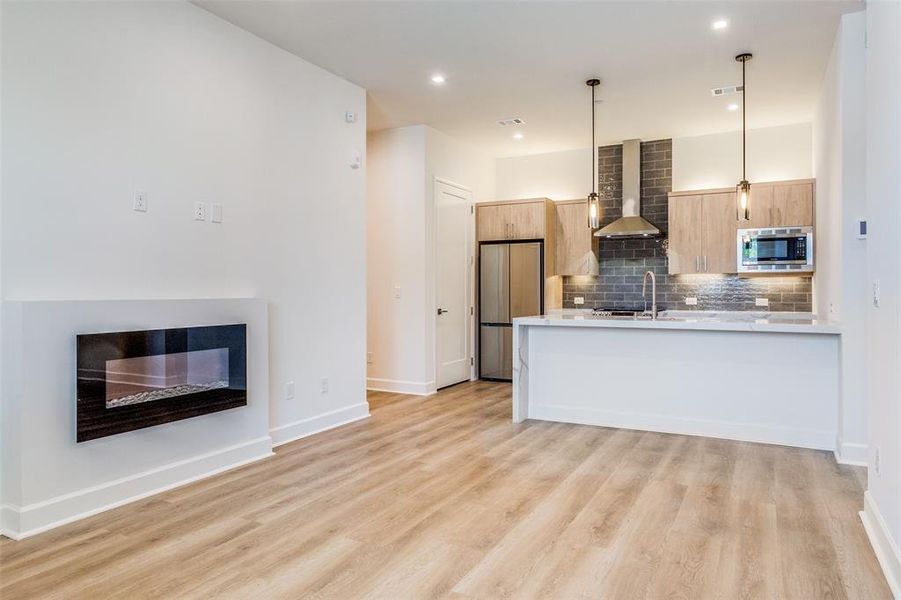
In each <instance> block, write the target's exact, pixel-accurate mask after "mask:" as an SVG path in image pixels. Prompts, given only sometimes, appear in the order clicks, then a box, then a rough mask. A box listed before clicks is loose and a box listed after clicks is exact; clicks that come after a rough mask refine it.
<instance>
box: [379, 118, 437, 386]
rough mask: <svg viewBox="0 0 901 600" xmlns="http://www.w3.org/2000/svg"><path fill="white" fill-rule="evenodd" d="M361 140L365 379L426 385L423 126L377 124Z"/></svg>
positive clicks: (393, 383) (381, 384)
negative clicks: (379, 126)
mask: <svg viewBox="0 0 901 600" xmlns="http://www.w3.org/2000/svg"><path fill="white" fill-rule="evenodd" d="M367 145H368V148H367V160H368V163H369V164H368V166H367V194H366V203H367V210H366V212H367V214H368V217H369V219H368V224H367V240H366V244H367V246H366V260H367V313H368V314H367V336H366V337H367V350H368V352H369V355H370V356H371V363H370V364H369V365H368V367H369V368H368V378H369V381H368V385H369V387H371V388H374V389H385V388H391V389H397V388H400V387H402V383H403V384H404V385H405V386H406V387H407V389H406V390H404V391H409V392H414V393H426V392H427V391H428V388H429V386H428V382H429V380H428V379H427V375H426V372H427V370H428V369H427V366H426V362H427V357H426V355H425V352H424V351H423V350H424V345H425V336H426V332H425V328H426V318H425V313H424V308H423V307H424V306H425V304H426V289H425V283H424V282H425V279H426V262H425V256H424V253H425V245H426V229H425V189H426V183H425V181H426V167H425V160H426V159H425V147H426V131H425V128H424V127H422V126H415V127H403V128H400V129H389V130H385V131H379V132H375V133H371V134H370V135H369V139H368V144H367ZM396 288H400V290H399V295H400V297H399V298H397V297H395V296H396V295H397V294H396V292H395V290H396Z"/></svg>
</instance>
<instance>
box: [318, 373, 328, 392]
mask: <svg viewBox="0 0 901 600" xmlns="http://www.w3.org/2000/svg"><path fill="white" fill-rule="evenodd" d="M319 391H320V392H322V393H323V394H328V377H323V378H322V379H320V380H319Z"/></svg>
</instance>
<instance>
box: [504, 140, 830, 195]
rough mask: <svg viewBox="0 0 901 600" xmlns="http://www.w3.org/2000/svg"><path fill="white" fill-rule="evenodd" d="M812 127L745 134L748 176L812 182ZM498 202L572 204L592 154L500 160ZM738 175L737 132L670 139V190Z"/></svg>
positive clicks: (717, 184)
mask: <svg viewBox="0 0 901 600" xmlns="http://www.w3.org/2000/svg"><path fill="white" fill-rule="evenodd" d="M811 154H812V146H811V125H810V123H799V124H796V125H785V126H782V127H768V128H765V129H752V130H749V131H748V177H749V178H750V180H751V182H752V183H753V182H754V181H781V180H787V179H807V178H810V177H813V165H812V160H811ZM495 168H496V172H497V189H496V197H497V198H498V199H503V200H515V199H520V198H551V199H552V200H573V199H576V198H582V197H584V196H586V195H587V194H588V192H590V191H591V188H590V183H591V171H590V170H589V169H590V168H591V149H590V148H581V149H578V150H567V151H565V152H550V153H547V154H533V155H531V156H515V157H511V158H498V159H496V161H495ZM740 175H741V131H732V132H728V133H717V134H712V135H702V136H697V137H682V138H673V190H675V191H678V190H698V189H711V188H722V187H732V186H734V185H735V184H736V183H738V180H739V179H740Z"/></svg>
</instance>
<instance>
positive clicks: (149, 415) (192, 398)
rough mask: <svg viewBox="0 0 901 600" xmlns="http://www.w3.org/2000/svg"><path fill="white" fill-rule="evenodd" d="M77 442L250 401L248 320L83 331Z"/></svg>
mask: <svg viewBox="0 0 901 600" xmlns="http://www.w3.org/2000/svg"><path fill="white" fill-rule="evenodd" d="M76 346H77V373H76V377H77V385H76V387H77V395H78V400H77V411H76V412H77V418H76V421H77V428H76V441H77V442H86V441H88V440H93V439H97V438H101V437H106V436H109V435H115V434H117V433H124V432H126V431H133V430H135V429H143V428H145V427H153V426H154V425H161V424H163V423H170V422H172V421H179V420H181V419H189V418H191V417H197V416H200V415H205V414H209V413H214V412H218V411H222V410H228V409H231V408H236V407H239V406H246V405H247V325H246V324H236V325H214V326H205V327H185V328H178V329H153V330H147V331H123V332H115V333H90V334H82V335H78V336H77V337H76Z"/></svg>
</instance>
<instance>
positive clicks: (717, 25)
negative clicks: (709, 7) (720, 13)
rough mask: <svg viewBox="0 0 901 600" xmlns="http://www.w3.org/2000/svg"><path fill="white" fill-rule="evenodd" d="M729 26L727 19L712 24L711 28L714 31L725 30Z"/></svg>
mask: <svg viewBox="0 0 901 600" xmlns="http://www.w3.org/2000/svg"><path fill="white" fill-rule="evenodd" d="M728 26H729V21H727V20H726V19H718V20H716V21H714V22H713V23H711V24H710V27H711V28H713V29H725V28H726V27H728Z"/></svg>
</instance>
